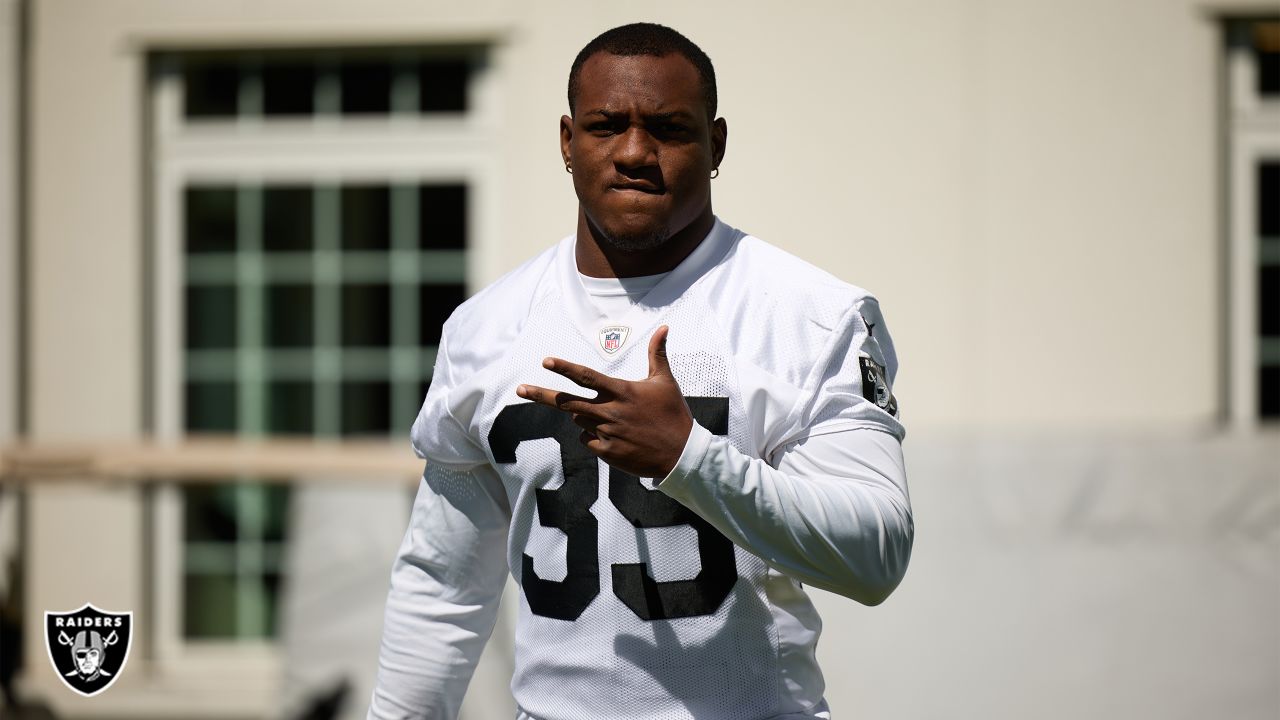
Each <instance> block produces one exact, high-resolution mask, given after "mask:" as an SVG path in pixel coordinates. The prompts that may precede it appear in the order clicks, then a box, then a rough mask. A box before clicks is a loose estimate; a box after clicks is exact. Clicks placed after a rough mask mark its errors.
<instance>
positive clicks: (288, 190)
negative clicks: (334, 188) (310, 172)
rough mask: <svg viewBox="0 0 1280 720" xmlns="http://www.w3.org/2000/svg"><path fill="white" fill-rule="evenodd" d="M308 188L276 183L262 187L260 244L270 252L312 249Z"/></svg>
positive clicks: (309, 194) (309, 192)
mask: <svg viewBox="0 0 1280 720" xmlns="http://www.w3.org/2000/svg"><path fill="white" fill-rule="evenodd" d="M311 227H312V214H311V188H310V187H309V186H306V185H296V186H290V185H276V186H271V187H266V188H263V190H262V247H263V249H265V250H272V251H290V250H310V249H311V236H312V232H311Z"/></svg>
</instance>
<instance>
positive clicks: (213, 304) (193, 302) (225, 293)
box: [186, 285, 236, 350]
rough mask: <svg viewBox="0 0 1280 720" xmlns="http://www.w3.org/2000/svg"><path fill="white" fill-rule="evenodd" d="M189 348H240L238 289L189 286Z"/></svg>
mask: <svg viewBox="0 0 1280 720" xmlns="http://www.w3.org/2000/svg"><path fill="white" fill-rule="evenodd" d="M186 335H187V348H188V349H191V350H205V349H210V348H231V347H235V345H236V289H235V288H234V287H233V286H230V285H207V286H206V285H192V286H188V287H187V322H186Z"/></svg>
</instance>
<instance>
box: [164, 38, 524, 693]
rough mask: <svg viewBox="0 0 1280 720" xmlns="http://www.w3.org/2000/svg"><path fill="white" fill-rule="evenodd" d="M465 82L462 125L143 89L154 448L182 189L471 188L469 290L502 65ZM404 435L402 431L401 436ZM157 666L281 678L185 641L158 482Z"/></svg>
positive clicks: (175, 293) (243, 652) (493, 200)
mask: <svg viewBox="0 0 1280 720" xmlns="http://www.w3.org/2000/svg"><path fill="white" fill-rule="evenodd" d="M496 55H497V53H491V54H490V55H489V57H488V60H489V62H488V63H486V64H485V65H484V66H482V67H480V68H478V69H477V70H476V72H474V73H473V74H472V76H471V78H470V86H469V96H468V97H469V102H470V108H469V109H468V111H467V112H466V114H465V115H460V116H458V117H444V118H441V117H431V116H424V117H418V116H405V117H390V118H388V117H378V118H341V119H338V118H329V117H317V118H313V119H312V118H309V119H304V120H292V119H290V120H277V119H266V120H261V119H252V120H245V119H233V120H227V121H210V120H201V121H198V122H195V123H187V122H185V121H184V119H183V117H182V88H181V83H180V79H179V78H178V77H177V76H176V75H174V74H172V73H170V74H158V75H157V78H156V81H155V82H154V84H153V85H152V86H151V87H149V88H148V92H149V98H150V107H149V112H150V119H151V128H150V129H151V137H150V138H149V140H150V142H151V147H150V150H151V152H150V158H149V159H150V161H151V167H150V170H151V187H150V188H148V189H147V192H149V193H150V197H151V199H152V203H151V208H152V216H151V218H150V222H151V230H152V237H153V243H152V247H153V252H154V262H153V267H154V275H153V277H152V278H151V280H152V282H153V283H154V285H153V287H154V288H155V291H154V293H153V297H154V302H153V307H152V313H153V316H152V318H151V320H152V322H153V325H154V328H155V333H154V335H155V355H154V368H155V374H154V377H153V378H152V380H151V382H152V383H153V388H154V392H153V401H154V407H153V408H152V410H153V417H154V418H155V433H156V435H157V438H158V439H161V440H174V439H178V438H179V437H181V436H182V434H183V430H182V427H183V421H182V418H183V416H184V412H183V402H184V398H183V392H182V388H183V378H184V368H183V318H184V315H185V313H184V302H185V293H184V292H183V266H184V249H183V246H184V243H183V236H182V232H183V228H182V217H181V202H182V192H183V188H184V187H185V186H186V185H187V184H188V183H191V182H289V181H305V182H307V183H314V182H332V183H349V182H360V181H380V182H385V181H391V182H404V183H418V182H423V181H426V182H450V181H452V182H457V181H461V182H464V183H465V184H466V185H467V188H468V202H467V205H468V207H467V227H468V234H469V237H468V241H469V245H468V269H467V287H468V288H469V289H470V290H474V289H475V288H476V287H478V286H479V285H480V282H481V279H482V278H484V277H487V276H488V273H489V271H490V269H491V268H492V267H494V266H496V265H497V263H498V261H499V258H498V257H497V252H496V251H497V248H498V247H499V244H498V243H497V238H496V237H495V232H496V228H497V222H496V219H497V217H498V212H500V207H501V205H500V200H499V188H498V180H499V177H500V163H499V158H500V157H501V153H500V148H499V147H498V143H499V140H500V136H499V133H498V131H497V128H498V124H499V121H500V114H499V111H500V108H499V107H498V101H499V98H500V96H499V87H498V82H497V75H498V71H497V69H496V67H495V62H496V60H495V56H496ZM406 432H407V429H406ZM153 511H154V517H153V527H154V528H155V537H154V538H152V539H151V541H152V546H153V548H154V552H155V565H154V567H153V570H152V571H153V573H154V579H155V584H154V586H153V588H154V597H153V598H152V602H153V607H154V625H153V627H152V629H151V630H152V632H154V633H155V638H154V648H155V653H156V658H155V660H156V663H155V667H156V668H158V669H160V670H161V671H163V672H164V673H165V674H166V675H168V676H169V677H168V679H169V680H172V681H174V682H175V683H178V684H182V683H185V681H186V680H188V679H192V680H194V679H195V678H198V677H208V676H209V675H210V673H214V674H216V675H218V676H220V677H224V678H227V679H228V686H234V687H237V688H241V690H242V691H243V692H245V693H246V694H252V695H254V696H258V695H261V697H262V698H264V701H266V699H267V698H269V696H270V695H271V692H272V688H274V686H275V678H276V677H277V676H278V674H279V672H278V671H279V669H280V662H281V659H280V654H279V652H278V650H277V646H276V645H275V644H274V643H270V642H244V641H234V642H227V641H200V642H196V641H188V640H184V639H183V637H182V627H181V617H182V605H183V602H182V592H183V588H182V542H181V538H182V537H183V519H182V497H181V491H180V489H179V488H178V487H176V486H174V485H170V484H166V485H162V486H160V487H159V488H158V490H157V493H156V501H155V503H154V506H153Z"/></svg>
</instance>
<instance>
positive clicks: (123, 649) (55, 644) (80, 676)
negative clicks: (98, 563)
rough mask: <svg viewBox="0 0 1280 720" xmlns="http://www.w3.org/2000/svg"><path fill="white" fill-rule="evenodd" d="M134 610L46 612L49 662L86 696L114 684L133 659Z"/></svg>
mask: <svg viewBox="0 0 1280 720" xmlns="http://www.w3.org/2000/svg"><path fill="white" fill-rule="evenodd" d="M132 639H133V612H131V611H130V612H110V611H107V610H99V609H98V608H96V607H94V606H93V605H92V604H89V603H85V605H84V606H83V607H81V608H80V609H79V610H72V611H70V612H45V614H44V641H45V648H46V649H47V650H48V651H49V662H51V663H53V669H54V670H56V671H57V673H58V677H60V678H62V682H63V683H64V684H66V686H67V687H69V688H71V689H72V690H74V691H75V692H77V693H79V694H81V695H84V696H85V697H93V696H94V695H97V694H98V693H100V692H102V691H103V690H106V689H107V688H109V687H111V684H112V683H114V682H115V681H116V678H119V677H120V672H121V671H122V670H124V665H125V663H126V662H128V661H129V646H130V643H131V641H132Z"/></svg>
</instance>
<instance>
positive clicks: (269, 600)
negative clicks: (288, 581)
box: [257, 573, 280, 638]
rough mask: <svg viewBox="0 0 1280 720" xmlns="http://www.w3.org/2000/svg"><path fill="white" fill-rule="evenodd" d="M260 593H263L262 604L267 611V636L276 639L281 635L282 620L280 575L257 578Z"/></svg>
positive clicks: (272, 574)
mask: <svg viewBox="0 0 1280 720" xmlns="http://www.w3.org/2000/svg"><path fill="white" fill-rule="evenodd" d="M257 588H258V592H259V593H261V598H260V602H262V604H263V606H265V607H266V610H267V617H266V621H267V626H266V633H265V636H266V637H269V638H273V637H276V636H277V634H278V633H279V630H278V628H279V626H280V623H279V619H280V574H279V573H267V574H265V575H260V576H259V577H258V578H257Z"/></svg>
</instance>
